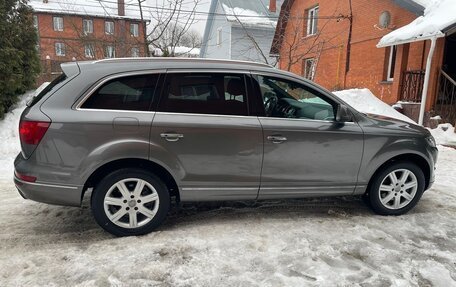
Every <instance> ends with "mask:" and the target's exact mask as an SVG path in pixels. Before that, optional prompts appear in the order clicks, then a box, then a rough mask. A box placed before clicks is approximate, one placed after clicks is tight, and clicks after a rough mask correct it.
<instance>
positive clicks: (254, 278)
mask: <svg viewBox="0 0 456 287" xmlns="http://www.w3.org/2000/svg"><path fill="white" fill-rule="evenodd" d="M9 117H11V115H9V116H8V118H7V119H6V122H8V121H11V122H13V123H12V124H11V126H12V127H16V125H17V123H14V121H17V115H14V117H16V119H9ZM6 122H3V123H0V131H1V130H3V129H2V128H1V127H2V126H3V127H6V126H5V123H6ZM11 135H12V134H3V133H2V134H1V137H2V138H1V143H0V144H1V145H0V152H1V154H2V155H7V157H10V156H11V153H10V152H9V150H5V147H6V145H8V144H13V142H12V141H11V139H12V136H11ZM439 149H440V155H439V162H438V165H437V171H436V173H437V174H436V176H437V177H436V183H435V184H434V186H433V187H432V189H430V190H429V191H427V192H426V193H425V194H424V196H423V198H422V199H421V201H420V203H419V204H418V205H417V207H416V208H415V209H414V210H412V211H411V212H410V213H409V214H407V215H404V216H400V217H382V216H377V215H374V214H373V213H372V212H371V211H370V210H369V209H368V208H367V207H366V206H365V205H364V204H363V202H362V201H361V200H360V199H359V198H351V197H347V198H330V199H308V200H276V201H263V202H233V203H223V204H222V203H220V204H219V203H217V204H198V205H185V206H183V208H182V209H180V210H173V212H172V213H171V215H170V218H169V219H168V220H167V221H166V222H165V224H164V225H163V226H162V227H161V228H160V230H159V231H157V232H154V233H152V234H149V235H146V236H142V237H130V238H114V237H112V236H110V235H109V234H107V233H106V232H104V231H102V230H101V229H100V228H99V227H98V226H97V225H96V223H95V221H94V220H93V219H92V216H91V213H90V208H89V202H88V198H87V197H86V198H85V200H84V202H83V207H82V208H71V207H59V206H50V205H46V204H40V203H35V202H32V201H28V200H23V199H22V198H21V197H20V196H19V194H18V193H17V192H16V190H15V188H14V185H13V184H12V182H11V179H10V177H9V176H7V177H3V178H2V177H0V219H1V221H0V222H1V223H0V230H1V232H0V242H1V244H0V286H30V285H32V286H35V285H49V286H109V285H111V286H445V287H446V286H456V220H455V218H456V168H455V166H456V150H454V149H451V148H447V147H439ZM11 160H12V159H10V161H11ZM2 165H3V164H2ZM9 173H11V171H9ZM2 175H3V169H2Z"/></svg>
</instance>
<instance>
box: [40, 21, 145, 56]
mask: <svg viewBox="0 0 456 287" xmlns="http://www.w3.org/2000/svg"><path fill="white" fill-rule="evenodd" d="M34 15H36V16H37V17H38V32H39V52H40V57H41V59H42V60H45V59H51V60H53V61H71V60H73V59H76V60H92V59H102V58H104V57H105V46H106V45H113V46H115V49H116V57H130V56H131V48H133V47H137V48H139V52H140V56H145V50H144V34H143V28H142V27H143V26H142V25H143V23H141V22H140V21H133V20H128V19H116V18H99V17H86V16H75V15H71V16H70V15H61V14H60V15H59V14H50V13H38V12H36V13H34ZM53 16H59V17H63V23H64V29H63V31H54V28H53ZM83 19H90V20H92V21H93V33H90V34H87V35H84V33H83V27H82V26H83V24H82V23H83ZM105 21H112V22H114V27H115V28H114V35H108V34H106V33H105ZM130 23H138V24H139V35H138V37H133V36H131V35H130ZM56 42H61V43H64V44H65V56H57V55H56V51H55V43H56ZM85 44H92V45H93V47H94V51H95V57H93V58H89V57H86V56H85V54H84V45H85Z"/></svg>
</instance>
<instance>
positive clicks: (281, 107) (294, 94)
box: [258, 76, 337, 121]
mask: <svg viewBox="0 0 456 287" xmlns="http://www.w3.org/2000/svg"><path fill="white" fill-rule="evenodd" d="M258 84H259V86H260V91H261V96H262V99H263V105H264V109H265V113H266V116H268V117H274V118H292V119H307V120H326V121H333V120H335V117H334V115H335V109H336V106H337V105H336V104H335V103H334V102H332V101H331V100H330V99H328V98H326V97H325V96H323V95H321V94H319V93H318V92H316V91H314V90H312V89H311V88H309V87H307V86H304V85H302V84H299V83H296V82H293V81H289V80H283V79H278V78H274V77H269V76H258Z"/></svg>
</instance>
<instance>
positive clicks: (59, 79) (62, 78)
mask: <svg viewBox="0 0 456 287" xmlns="http://www.w3.org/2000/svg"><path fill="white" fill-rule="evenodd" d="M66 79H67V76H66V75H65V74H61V75H60V76H58V77H57V78H55V79H54V80H53V81H52V82H51V83H50V84H49V85H47V86H46V88H44V89H43V90H42V91H41V92H40V93H39V94H38V95H36V96H34V97H33V98H32V99H31V100H30V101H28V102H27V106H28V107H33V106H34V105H35V104H36V103H38V102H39V101H40V100H41V99H42V98H43V97H44V96H45V95H47V94H49V93H51V92H54V91H55V90H57V89H58V87H60V85H59V84H60V83H62V82H63V81H65V80H66Z"/></svg>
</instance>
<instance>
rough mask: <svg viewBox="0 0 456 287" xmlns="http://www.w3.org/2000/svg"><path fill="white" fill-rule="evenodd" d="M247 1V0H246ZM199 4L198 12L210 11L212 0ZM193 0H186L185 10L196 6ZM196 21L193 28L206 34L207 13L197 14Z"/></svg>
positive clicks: (153, 0) (156, 1)
mask: <svg viewBox="0 0 456 287" xmlns="http://www.w3.org/2000/svg"><path fill="white" fill-rule="evenodd" d="M163 1H164V0H147V2H146V3H147V5H149V6H154V7H155V6H161V5H160V4H161V3H163ZM246 1H247V0H246ZM199 2H200V3H199V4H198V6H197V11H198V12H209V6H210V5H211V0H199ZM193 3H194V2H193V0H184V5H183V7H182V9H183V10H191V9H192V8H193V6H194V4H193ZM196 19H198V21H196V23H194V24H193V27H192V29H194V30H196V31H198V32H199V33H200V34H201V35H203V34H204V28H205V26H206V19H207V15H201V14H198V15H197V16H196Z"/></svg>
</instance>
